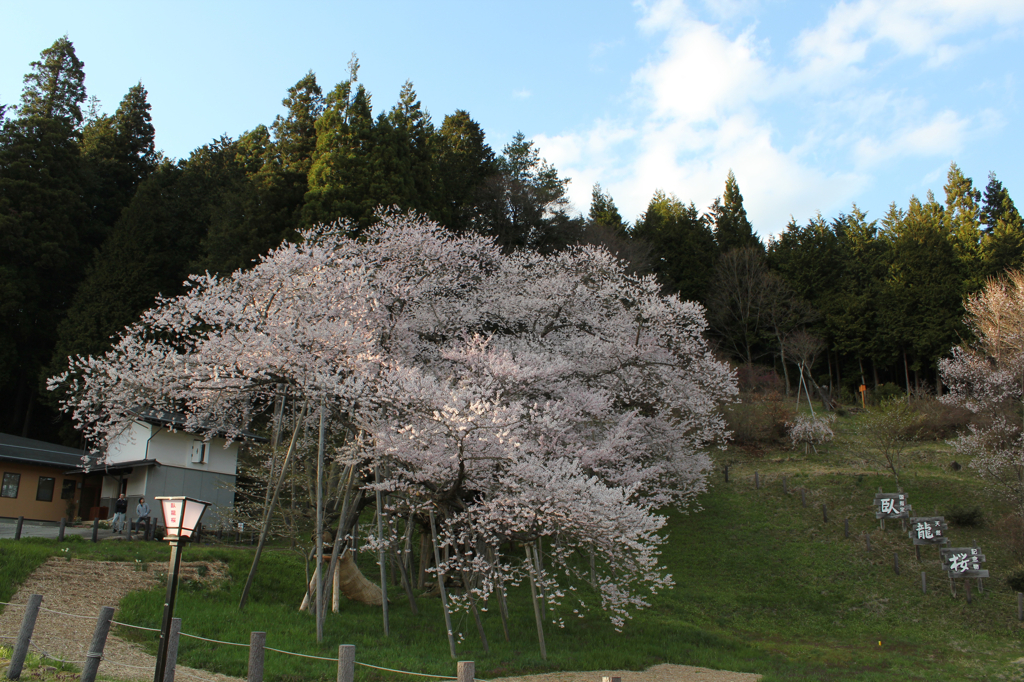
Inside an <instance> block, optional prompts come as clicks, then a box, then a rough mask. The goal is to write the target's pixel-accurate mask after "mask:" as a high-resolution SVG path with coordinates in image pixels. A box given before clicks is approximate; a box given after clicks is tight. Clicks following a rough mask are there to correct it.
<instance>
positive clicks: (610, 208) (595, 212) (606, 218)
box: [587, 182, 629, 234]
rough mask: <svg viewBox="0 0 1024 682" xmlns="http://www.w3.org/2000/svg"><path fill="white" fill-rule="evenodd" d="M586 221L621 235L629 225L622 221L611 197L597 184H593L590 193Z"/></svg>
mask: <svg viewBox="0 0 1024 682" xmlns="http://www.w3.org/2000/svg"><path fill="white" fill-rule="evenodd" d="M587 219H588V221H589V222H590V223H592V224H597V225H605V226H606V227H609V228H611V229H612V230H614V231H616V232H621V233H623V234H625V232H626V231H627V230H628V229H629V225H628V224H627V223H626V222H625V221H624V220H623V219H622V216H621V215H620V214H619V209H618V207H617V206H616V205H615V202H614V201H613V200H612V197H611V195H610V194H608V193H607V192H605V191H604V190H603V189H602V188H601V184H600V183H598V182H595V183H594V187H593V189H592V190H591V192H590V212H589V213H588V214H587Z"/></svg>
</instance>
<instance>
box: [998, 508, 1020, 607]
mask: <svg viewBox="0 0 1024 682" xmlns="http://www.w3.org/2000/svg"><path fill="white" fill-rule="evenodd" d="M996 529H997V530H998V533H997V536H998V537H1001V538H1003V540H1004V541H1005V542H1006V545H1007V547H1008V548H1009V550H1010V552H1011V553H1012V554H1013V557H1014V558H1015V559H1016V560H1017V561H1018V562H1020V563H1021V566H1022V568H1024V519H1022V518H1021V517H1019V516H1017V515H1016V514H1007V515H1006V516H1004V517H1003V518H1001V519H999V521H998V522H997V523H996ZM1020 591H1021V592H1024V590H1020Z"/></svg>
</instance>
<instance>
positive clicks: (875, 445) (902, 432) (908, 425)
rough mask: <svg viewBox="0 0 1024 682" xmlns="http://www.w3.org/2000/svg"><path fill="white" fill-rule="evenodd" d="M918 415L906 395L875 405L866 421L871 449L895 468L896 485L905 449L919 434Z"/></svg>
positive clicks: (880, 458) (885, 463)
mask: <svg viewBox="0 0 1024 682" xmlns="http://www.w3.org/2000/svg"><path fill="white" fill-rule="evenodd" d="M917 421H918V416H917V415H916V414H915V413H914V411H913V410H912V409H911V408H910V405H908V404H907V400H906V399H905V398H894V399H890V400H883V401H882V402H880V403H879V404H878V406H877V407H872V408H871V410H870V411H869V413H868V416H867V419H866V420H865V422H864V424H865V427H866V430H865V435H866V436H867V441H868V443H869V445H870V451H871V452H872V453H873V454H874V455H875V458H876V461H877V462H879V463H881V464H882V465H883V466H884V467H885V468H886V469H888V470H889V471H891V472H892V475H893V478H894V479H896V485H897V486H899V484H900V471H901V470H902V469H903V452H904V451H905V450H906V449H907V446H908V444H909V443H910V441H912V440H914V438H915V437H916V431H915V429H916V428H917Z"/></svg>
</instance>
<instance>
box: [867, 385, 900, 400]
mask: <svg viewBox="0 0 1024 682" xmlns="http://www.w3.org/2000/svg"><path fill="white" fill-rule="evenodd" d="M906 396H907V392H906V391H904V390H903V389H902V388H900V387H899V386H898V385H896V384H881V385H879V387H878V388H876V389H874V390H868V402H870V403H871V404H872V405H880V404H882V403H885V402H888V401H892V400H898V399H900V398H905V397H906Z"/></svg>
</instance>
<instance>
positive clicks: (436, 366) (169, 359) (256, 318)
mask: <svg viewBox="0 0 1024 682" xmlns="http://www.w3.org/2000/svg"><path fill="white" fill-rule="evenodd" d="M345 230H346V225H345V224H336V225H332V226H321V227H318V228H315V229H313V230H309V231H307V232H305V233H303V234H302V235H301V242H300V243H299V244H286V245H283V246H281V247H280V248H278V249H276V250H274V251H272V252H271V253H270V254H268V255H267V256H266V257H264V258H263V259H262V261H261V262H260V263H258V264H257V265H256V266H255V267H253V268H252V269H251V270H248V271H245V272H238V273H235V274H234V275H232V276H230V277H227V278H224V279H218V278H216V277H213V276H201V277H194V278H193V279H192V280H191V282H190V284H191V288H190V290H189V291H188V293H186V294H184V295H182V296H180V297H178V298H174V299H165V300H161V301H159V302H158V304H157V306H156V307H154V308H153V309H152V310H150V311H148V312H147V313H146V314H145V315H143V317H142V318H141V319H140V321H139V322H138V323H136V324H135V325H133V326H132V327H130V328H128V329H127V330H126V331H125V333H124V334H123V335H122V336H121V338H120V339H119V341H118V342H117V344H116V345H115V347H114V348H113V349H112V350H111V351H110V352H108V353H107V354H106V355H105V356H104V357H101V358H75V359H72V360H71V365H70V367H69V371H68V372H67V373H65V374H64V375H62V376H60V377H56V378H54V379H53V380H52V381H51V384H52V386H53V387H57V386H62V387H64V389H65V402H64V405H65V409H67V410H68V411H69V412H71V413H72V414H73V415H74V418H75V419H76V421H77V422H78V424H79V425H80V427H81V428H82V429H83V431H84V432H85V433H86V435H87V437H88V438H89V440H90V442H91V443H92V444H93V445H94V446H95V447H96V448H97V449H99V450H101V451H102V449H103V448H104V447H105V446H106V445H107V444H109V443H110V442H111V441H112V439H114V438H116V437H117V434H118V433H119V432H120V431H121V430H122V429H123V428H124V426H125V424H126V423H127V422H129V421H130V420H131V419H133V418H134V416H135V415H136V414H137V411H138V409H139V408H140V406H142V407H146V408H155V409H165V410H174V411H177V412H182V413H184V414H186V415H187V418H188V427H187V428H189V429H190V430H196V431H208V432H211V431H216V432H218V433H224V434H227V435H228V436H229V437H237V435H238V434H239V433H240V431H241V429H243V428H246V427H247V426H249V425H250V422H251V420H252V419H254V418H255V417H256V416H258V415H260V414H263V413H264V412H267V411H269V408H270V405H271V404H272V401H273V397H274V394H275V391H276V388H275V387H276V386H278V385H279V384H286V385H287V386H288V387H289V391H290V392H291V394H292V395H293V396H297V397H298V399H299V400H300V401H304V402H305V403H306V404H309V405H316V406H320V405H322V406H324V409H325V410H326V412H327V413H328V420H329V428H331V429H334V430H335V431H342V432H344V433H345V434H347V435H348V436H350V437H349V438H347V439H346V442H347V443H350V444H351V443H358V444H359V446H358V448H355V447H348V448H347V449H346V450H345V451H344V452H335V453H333V455H334V456H339V457H346V458H347V459H346V461H348V462H351V463H353V464H354V466H357V467H358V468H359V470H360V471H361V472H362V478H361V479H360V480H361V483H360V484H359V486H358V487H359V488H360V490H361V492H362V494H364V495H369V494H371V493H376V492H380V493H382V494H383V495H384V498H383V499H384V500H386V501H385V503H384V504H385V507H386V508H385V509H382V511H386V512H387V513H390V514H401V515H402V516H403V517H406V516H407V515H409V514H412V515H413V516H414V517H416V518H419V519H421V520H423V519H426V516H427V514H428V513H429V512H433V513H434V514H436V516H437V517H438V518H439V520H440V524H439V536H440V537H439V541H440V542H441V544H442V545H443V546H445V547H446V548H447V550H448V551H447V557H448V558H447V559H446V560H445V561H443V562H442V565H441V566H439V567H438V570H439V571H441V572H443V573H446V574H462V575H463V576H464V582H465V583H466V585H467V588H468V589H467V591H466V592H465V593H464V594H463V595H461V596H460V597H458V598H457V599H456V600H455V605H456V606H457V607H465V608H467V609H474V608H475V607H474V604H475V603H476V602H478V601H480V600H486V599H489V598H490V597H491V596H492V595H497V596H498V597H499V599H500V598H502V597H503V594H504V592H503V590H504V589H505V585H507V584H517V583H518V582H520V581H522V580H525V579H528V578H532V579H533V580H534V581H535V584H537V585H539V587H540V589H541V591H542V592H543V593H544V595H545V596H546V598H547V599H548V600H549V602H550V603H555V602H557V601H558V600H559V599H560V597H561V596H563V595H565V594H567V593H569V592H572V591H573V590H574V589H575V588H576V587H577V586H578V585H579V584H580V583H581V581H586V582H589V583H591V584H592V585H593V586H594V587H595V588H596V589H597V590H598V593H599V595H600V596H599V599H600V602H601V604H600V605H601V607H602V608H603V609H604V610H606V611H607V612H608V613H609V614H610V616H611V618H612V620H613V622H614V623H615V624H616V625H617V626H621V625H622V623H623V622H624V618H626V617H627V616H628V613H629V610H630V609H633V608H639V607H642V606H644V605H645V604H646V601H645V597H644V594H645V593H651V592H654V591H656V590H658V589H661V588H663V587H666V586H668V585H669V584H671V578H670V577H669V576H667V575H665V573H664V571H663V569H662V568H660V567H659V565H658V560H657V555H658V551H657V548H658V546H659V545H660V543H661V542H663V537H662V536H661V535H660V534H659V532H660V530H661V529H662V527H663V525H664V517H662V516H660V515H658V514H657V513H656V512H655V510H657V509H660V508H663V507H666V506H675V507H677V508H686V507H688V506H693V504H694V498H695V497H696V496H697V495H698V494H699V493H700V492H702V491H703V490H705V489H706V477H707V474H708V472H709V471H710V468H711V460H710V458H709V457H708V454H707V451H708V449H709V448H711V447H715V446H718V445H721V444H723V442H724V438H725V428H724V423H723V420H722V418H721V416H720V414H719V410H718V407H719V405H720V404H721V402H723V401H726V400H730V399H732V397H733V396H734V395H735V393H736V387H735V381H734V379H733V376H732V374H731V372H730V370H729V368H728V367H727V365H725V364H723V363H720V362H717V361H716V360H715V359H714V358H713V357H712V355H711V353H710V351H709V349H708V347H707V344H706V342H705V340H704V331H705V329H706V324H705V321H704V315H703V310H702V309H701V308H700V306H699V305H697V304H694V303H688V302H683V301H680V300H679V299H678V298H676V297H673V296H663V295H662V294H661V293H660V291H659V287H658V285H657V283H656V282H655V281H654V279H653V278H637V277H633V276H630V275H629V274H627V272H626V270H625V268H624V267H623V265H622V263H620V262H619V261H618V260H617V259H615V258H614V257H613V256H611V255H610V254H608V253H607V252H606V251H604V250H603V249H600V248H595V247H576V248H570V249H567V250H565V251H563V252H560V253H557V254H554V255H539V254H535V253H528V252H521V253H515V254H512V255H503V254H502V253H501V252H500V250H499V249H498V248H496V247H495V245H494V244H493V242H492V241H491V240H489V239H486V238H483V237H478V236H464V237H456V236H453V235H452V234H450V233H448V232H447V231H446V230H444V229H443V228H441V227H440V226H438V225H436V224H434V223H431V222H430V221H428V220H425V219H424V218H422V217H419V216H416V215H414V214H399V213H385V214H382V215H381V216H380V221H379V222H378V224H377V225H376V226H375V227H374V228H372V229H371V230H370V231H369V232H368V233H366V234H365V235H364V236H363V238H361V239H360V240H355V239H350V238H348V237H346V236H345ZM364 499H368V498H364ZM340 530H341V532H342V533H344V532H345V531H347V530H348V529H347V528H342V529H340ZM388 542H390V540H389V539H388V538H370V545H371V546H373V545H374V543H376V544H378V545H380V544H386V543H388ZM509 543H512V545H513V546H514V547H517V546H523V545H526V546H529V547H531V548H535V549H536V548H543V557H544V559H545V560H546V565H545V563H544V562H542V561H539V560H535V561H533V562H526V561H524V560H523V559H522V557H517V556H513V554H518V553H517V552H509V551H507V549H506V548H507V547H508V546H509ZM545 543H546V545H545ZM502 550H504V552H505V553H504V554H503V553H502ZM581 557H585V558H587V559H589V565H587V564H586V561H584V562H582V563H581V560H580V559H581ZM556 576H558V577H557V578H556Z"/></svg>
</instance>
